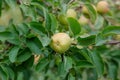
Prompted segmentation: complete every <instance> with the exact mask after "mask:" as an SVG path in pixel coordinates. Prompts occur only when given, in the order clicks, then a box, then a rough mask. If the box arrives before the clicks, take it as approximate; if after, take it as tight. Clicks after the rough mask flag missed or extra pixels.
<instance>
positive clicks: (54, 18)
mask: <svg viewBox="0 0 120 80" xmlns="http://www.w3.org/2000/svg"><path fill="white" fill-rule="evenodd" d="M50 18H51V32H53V33H55V31H56V28H57V27H58V23H57V20H56V17H55V16H54V15H53V14H50Z"/></svg>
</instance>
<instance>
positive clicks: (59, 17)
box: [58, 14, 68, 25]
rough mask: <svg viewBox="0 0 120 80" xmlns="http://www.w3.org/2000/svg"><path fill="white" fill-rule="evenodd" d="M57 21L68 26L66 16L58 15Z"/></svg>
mask: <svg viewBox="0 0 120 80" xmlns="http://www.w3.org/2000/svg"><path fill="white" fill-rule="evenodd" d="M58 20H59V21H60V23H61V24H63V25H68V22H67V19H66V16H65V15H64V14H60V15H58Z"/></svg>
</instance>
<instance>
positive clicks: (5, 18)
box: [0, 10, 11, 26]
mask: <svg viewBox="0 0 120 80" xmlns="http://www.w3.org/2000/svg"><path fill="white" fill-rule="evenodd" d="M9 13H10V11H9V10H8V11H7V10H2V15H1V16H0V25H2V26H7V25H8V24H9V21H10V20H11V14H9Z"/></svg>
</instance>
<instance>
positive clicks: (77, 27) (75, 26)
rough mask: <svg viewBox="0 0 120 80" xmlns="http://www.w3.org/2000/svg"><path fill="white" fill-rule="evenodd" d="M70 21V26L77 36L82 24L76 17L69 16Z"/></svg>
mask: <svg viewBox="0 0 120 80" xmlns="http://www.w3.org/2000/svg"><path fill="white" fill-rule="evenodd" d="M68 22H69V26H70V30H71V31H72V33H73V35H74V36H77V35H79V34H80V31H81V26H80V24H79V22H78V21H77V20H76V19H74V18H71V17H70V18H68Z"/></svg>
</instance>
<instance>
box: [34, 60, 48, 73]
mask: <svg viewBox="0 0 120 80" xmlns="http://www.w3.org/2000/svg"><path fill="white" fill-rule="evenodd" d="M48 64H49V61H48V59H46V58H43V59H41V60H40V61H39V63H38V64H37V65H36V70H37V71H42V70H43V69H44V68H45V67H46V66H47V65H48Z"/></svg>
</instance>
